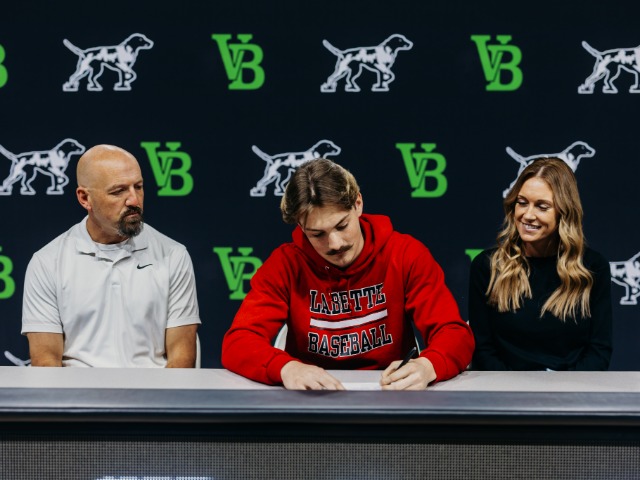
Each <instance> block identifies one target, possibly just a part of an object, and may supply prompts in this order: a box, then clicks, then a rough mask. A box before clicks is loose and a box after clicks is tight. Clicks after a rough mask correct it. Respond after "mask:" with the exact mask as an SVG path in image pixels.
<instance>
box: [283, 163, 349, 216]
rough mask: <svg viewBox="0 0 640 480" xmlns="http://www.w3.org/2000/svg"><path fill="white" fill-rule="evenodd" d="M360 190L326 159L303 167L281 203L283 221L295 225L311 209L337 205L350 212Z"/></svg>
mask: <svg viewBox="0 0 640 480" xmlns="http://www.w3.org/2000/svg"><path fill="white" fill-rule="evenodd" d="M359 194H360V187H359V186H358V183H357V182H356V179H355V177H354V176H353V175H352V174H351V173H350V172H349V171H348V170H347V169H345V168H343V167H342V166H340V165H338V164H337V163H334V162H332V161H331V160H327V159H325V158H317V159H315V160H311V161H309V162H307V163H305V164H304V165H302V166H301V167H300V168H298V170H296V172H295V173H294V174H293V175H292V176H291V180H290V181H289V183H288V184H287V188H286V189H285V192H284V197H282V201H281V202H280V211H281V212H282V219H283V220H284V221H285V222H286V223H291V224H295V223H298V222H299V221H300V219H301V218H303V217H304V218H306V216H307V215H308V214H309V212H311V210H313V208H314V207H324V206H326V205H337V206H341V207H344V209H345V210H350V209H351V208H353V207H354V205H355V204H356V200H357V199H358V195H359Z"/></svg>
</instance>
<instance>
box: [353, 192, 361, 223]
mask: <svg viewBox="0 0 640 480" xmlns="http://www.w3.org/2000/svg"><path fill="white" fill-rule="evenodd" d="M353 208H355V210H356V214H357V215H358V217H359V216H360V215H362V210H363V208H364V201H363V200H362V194H361V193H359V194H358V198H356V203H355V205H354V206H353Z"/></svg>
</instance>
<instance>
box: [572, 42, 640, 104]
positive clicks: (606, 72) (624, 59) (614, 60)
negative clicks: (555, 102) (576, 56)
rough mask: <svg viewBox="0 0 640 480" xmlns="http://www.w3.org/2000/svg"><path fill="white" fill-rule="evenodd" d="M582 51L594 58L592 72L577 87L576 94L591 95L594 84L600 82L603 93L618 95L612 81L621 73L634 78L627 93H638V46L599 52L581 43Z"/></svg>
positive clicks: (639, 65)
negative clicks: (626, 73) (624, 72)
mask: <svg viewBox="0 0 640 480" xmlns="http://www.w3.org/2000/svg"><path fill="white" fill-rule="evenodd" d="M582 46H583V47H584V49H585V50H586V51H587V52H589V53H590V54H591V55H593V56H594V57H595V58H596V63H595V65H594V66H593V72H592V73H591V75H589V76H588V77H587V78H586V80H585V81H584V83H583V84H582V85H580V86H579V87H578V93H593V89H594V88H595V84H596V83H597V82H598V81H599V80H602V92H603V93H618V89H617V88H616V87H615V85H614V84H613V82H614V80H615V79H616V78H618V77H619V76H620V74H621V73H622V71H623V70H624V71H626V72H629V73H631V74H632V75H633V76H634V77H635V82H634V84H633V85H632V86H631V88H629V93H640V78H639V77H638V74H639V73H640V45H639V46H637V47H635V48H614V49H611V50H605V51H604V52H600V51H598V50H596V49H595V48H593V47H592V46H591V45H589V44H588V43H587V42H582Z"/></svg>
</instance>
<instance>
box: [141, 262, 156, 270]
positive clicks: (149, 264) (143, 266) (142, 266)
mask: <svg viewBox="0 0 640 480" xmlns="http://www.w3.org/2000/svg"><path fill="white" fill-rule="evenodd" d="M151 265H153V263H148V264H147V265H138V267H137V268H138V270H142V269H143V268H146V267H149V266H151Z"/></svg>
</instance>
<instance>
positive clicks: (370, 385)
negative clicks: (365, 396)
mask: <svg viewBox="0 0 640 480" xmlns="http://www.w3.org/2000/svg"><path fill="white" fill-rule="evenodd" d="M342 385H343V386H344V388H346V389H347V390H362V391H371V390H382V388H381V387H380V384H379V383H374V382H343V383H342Z"/></svg>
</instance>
